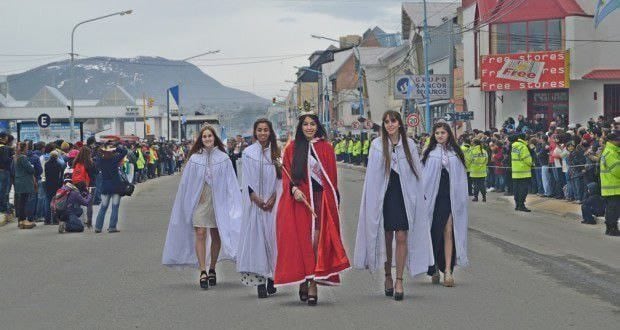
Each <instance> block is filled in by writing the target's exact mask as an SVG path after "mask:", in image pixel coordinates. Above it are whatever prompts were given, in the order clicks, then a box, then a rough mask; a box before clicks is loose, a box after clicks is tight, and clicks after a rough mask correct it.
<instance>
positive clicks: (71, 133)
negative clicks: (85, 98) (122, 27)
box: [69, 9, 133, 142]
mask: <svg viewBox="0 0 620 330" xmlns="http://www.w3.org/2000/svg"><path fill="white" fill-rule="evenodd" d="M132 12H133V10H131V9H130V10H124V11H119V12H116V13H112V14H109V15H105V16H100V17H95V18H91V19H87V20H85V21H82V22H79V23H77V24H76V25H75V26H74V27H73V30H71V53H70V55H71V64H70V67H69V73H70V75H71V109H70V110H71V117H69V126H70V127H69V140H71V142H73V141H74V140H75V133H74V131H73V129H74V127H73V126H74V125H75V82H74V78H73V62H74V60H75V53H74V52H73V48H74V47H73V45H74V43H73V40H74V35H75V30H76V29H77V28H78V26H80V25H82V24H86V23H90V22H94V21H98V20H101V19H104V18H108V17H112V16H116V15H119V16H124V15H129V14H131V13H132Z"/></svg>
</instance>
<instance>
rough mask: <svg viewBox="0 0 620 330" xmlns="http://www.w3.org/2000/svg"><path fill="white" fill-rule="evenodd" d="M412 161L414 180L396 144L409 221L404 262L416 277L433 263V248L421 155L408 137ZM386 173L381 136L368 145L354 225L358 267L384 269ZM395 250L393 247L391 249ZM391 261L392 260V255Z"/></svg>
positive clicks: (402, 152) (397, 168)
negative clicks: (359, 200) (357, 220)
mask: <svg viewBox="0 0 620 330" xmlns="http://www.w3.org/2000/svg"><path fill="white" fill-rule="evenodd" d="M408 142H409V148H410V151H411V156H412V158H413V164H414V166H415V167H416V169H417V173H418V176H419V178H420V179H417V178H416V177H415V175H414V174H413V172H412V171H411V169H410V168H409V163H408V162H407V158H406V156H405V152H404V148H403V145H402V143H399V144H398V145H397V146H396V153H397V158H398V162H397V164H395V165H396V171H397V172H398V173H399V177H400V185H401V188H402V191H403V198H404V200H405V210H406V212H407V220H408V221H409V233H408V235H407V252H408V253H407V261H406V266H407V268H408V269H409V273H410V274H411V275H412V276H415V275H417V274H420V273H426V272H427V271H428V267H429V266H432V265H433V264H434V259H433V247H432V243H431V234H430V232H431V231H430V226H429V222H428V220H427V218H426V215H427V213H428V212H427V209H426V203H425V202H424V194H423V191H424V189H423V188H422V170H421V168H422V167H421V164H420V157H419V155H418V150H417V147H416V144H415V142H413V140H411V139H408ZM388 180H389V175H386V173H385V165H384V160H383V145H382V141H381V138H376V139H374V140H373V141H372V143H371V146H370V153H369V156H368V167H367V168H366V179H365V180H364V190H363V192H362V200H361V205H360V212H359V222H358V224H357V237H356V240H355V256H354V260H353V266H354V267H355V268H358V269H369V270H370V271H371V272H374V271H376V270H380V271H383V267H384V263H385V261H386V260H387V259H386V251H385V236H384V233H385V232H384V229H383V199H384V197H385V192H386V190H387V186H388ZM393 251H395V250H393ZM392 260H395V259H394V258H392Z"/></svg>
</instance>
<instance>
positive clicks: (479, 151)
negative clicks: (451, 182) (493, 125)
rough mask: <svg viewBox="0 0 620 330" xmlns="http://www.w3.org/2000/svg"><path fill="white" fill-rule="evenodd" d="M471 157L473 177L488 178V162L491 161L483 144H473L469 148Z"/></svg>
mask: <svg viewBox="0 0 620 330" xmlns="http://www.w3.org/2000/svg"><path fill="white" fill-rule="evenodd" d="M468 154H469V159H470V174H469V176H470V177H472V178H486V177H487V163H488V162H489V156H488V154H487V151H486V150H484V149H483V148H482V146H473V147H471V148H469V152H468Z"/></svg>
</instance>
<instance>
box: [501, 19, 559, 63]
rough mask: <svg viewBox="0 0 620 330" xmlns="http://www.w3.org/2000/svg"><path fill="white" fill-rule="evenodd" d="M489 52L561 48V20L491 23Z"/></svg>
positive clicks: (525, 51)
mask: <svg viewBox="0 0 620 330" xmlns="http://www.w3.org/2000/svg"><path fill="white" fill-rule="evenodd" d="M491 32H492V33H491V53H492V54H507V53H512V54H514V53H527V52H540V51H552V50H561V49H563V43H562V38H563V37H562V20H561V19H552V20H544V21H542V20H541V21H531V22H517V23H510V24H493V25H491Z"/></svg>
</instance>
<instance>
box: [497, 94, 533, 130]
mask: <svg viewBox="0 0 620 330" xmlns="http://www.w3.org/2000/svg"><path fill="white" fill-rule="evenodd" d="M495 95H496V96H497V97H496V100H495V106H496V107H497V117H496V118H497V119H496V126H497V127H498V128H499V127H501V125H502V123H503V122H504V121H505V120H506V119H508V117H512V118H513V119H514V120H515V121H516V120H517V117H518V116H519V115H523V117H527V91H509V92H499V91H498V92H496V94H495ZM502 100H503V102H502Z"/></svg>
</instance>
